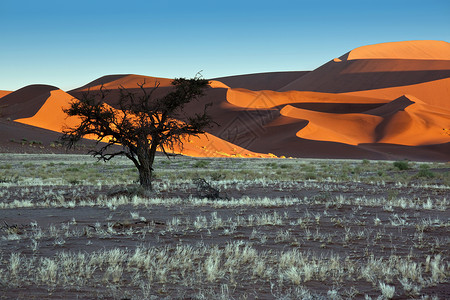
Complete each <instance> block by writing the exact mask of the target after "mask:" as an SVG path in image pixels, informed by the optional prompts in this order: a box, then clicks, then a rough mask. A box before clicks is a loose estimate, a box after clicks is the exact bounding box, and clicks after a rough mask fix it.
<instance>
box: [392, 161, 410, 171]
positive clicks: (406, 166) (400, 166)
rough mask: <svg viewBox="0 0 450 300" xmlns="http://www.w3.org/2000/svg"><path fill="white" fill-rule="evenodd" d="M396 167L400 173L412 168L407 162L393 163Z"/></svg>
mask: <svg viewBox="0 0 450 300" xmlns="http://www.w3.org/2000/svg"><path fill="white" fill-rule="evenodd" d="M393 165H394V167H395V168H397V169H399V170H400V171H405V170H408V169H409V168H410V166H409V163H408V161H407V160H401V161H395V162H394V163H393Z"/></svg>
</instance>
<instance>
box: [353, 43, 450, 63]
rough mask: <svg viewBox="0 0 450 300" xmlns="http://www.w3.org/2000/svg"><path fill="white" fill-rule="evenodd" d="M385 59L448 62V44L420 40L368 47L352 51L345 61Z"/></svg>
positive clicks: (449, 57)
mask: <svg viewBox="0 0 450 300" xmlns="http://www.w3.org/2000/svg"><path fill="white" fill-rule="evenodd" d="M386 58H389V59H432V60H450V43H447V42H444V41H433V40H428V41H426V40H425V41H424V40H421V41H405V42H391V43H381V44H375V45H368V46H362V47H359V48H356V49H353V50H352V51H350V53H349V54H348V58H347V59H348V60H353V59H386Z"/></svg>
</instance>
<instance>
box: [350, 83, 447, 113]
mask: <svg viewBox="0 0 450 300" xmlns="http://www.w3.org/2000/svg"><path fill="white" fill-rule="evenodd" d="M403 94H409V95H414V96H415V97H417V98H419V99H421V100H422V101H423V102H425V103H428V104H430V105H432V106H438V107H442V108H444V109H446V110H450V78H445V79H440V80H434V81H430V82H424V83H419V84H413V85H407V86H396V87H391V88H384V89H375V90H367V91H358V92H351V93H345V95H349V96H361V97H378V98H382V99H394V98H398V97H400V96H401V95H403Z"/></svg>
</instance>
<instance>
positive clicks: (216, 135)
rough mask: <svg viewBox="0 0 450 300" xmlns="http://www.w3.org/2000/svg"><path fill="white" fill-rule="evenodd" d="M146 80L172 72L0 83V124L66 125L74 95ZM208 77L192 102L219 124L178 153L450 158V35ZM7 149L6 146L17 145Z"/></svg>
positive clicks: (112, 96) (111, 98) (114, 94)
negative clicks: (295, 65) (11, 85)
mask: <svg viewBox="0 0 450 300" xmlns="http://www.w3.org/2000/svg"><path fill="white" fill-rule="evenodd" d="M142 83H145V88H146V89H147V91H149V90H150V89H152V88H154V87H155V84H157V83H159V88H158V89H157V90H156V91H155V94H154V95H156V96H161V95H163V94H164V93H166V92H167V91H168V90H169V89H170V88H171V79H168V78H157V77H149V76H141V75H132V74H129V75H108V76H104V77H101V78H99V79H96V80H94V81H92V82H90V83H88V84H87V85H85V86H82V87H80V88H77V89H74V90H71V91H68V92H67V93H66V92H64V91H62V90H59V89H58V88H56V87H53V86H44V85H33V86H28V87H24V88H22V89H20V90H18V91H15V92H12V93H8V92H0V97H2V98H1V99H0V107H2V108H1V111H0V112H1V113H2V117H1V118H0V121H1V122H0V127H1V126H3V127H2V128H8V129H7V130H12V131H14V130H17V135H19V136H20V135H21V134H23V133H24V132H26V131H27V130H30V129H31V128H42V129H47V130H51V131H53V132H60V131H61V130H62V128H63V126H67V125H69V126H73V125H74V124H76V123H77V122H78V120H77V119H76V118H71V119H67V118H66V116H65V115H64V113H63V112H62V108H63V107H67V106H68V105H69V103H70V101H73V100H74V99H75V98H79V97H82V95H83V94H84V93H86V92H89V93H91V95H95V93H98V91H99V89H100V87H102V86H103V87H104V88H105V89H108V90H109V94H108V100H107V101H108V102H107V103H108V104H109V105H111V106H112V107H116V108H117V101H118V99H119V96H120V93H119V88H126V89H129V90H132V91H133V92H142V91H141V90H140V88H139V86H138V84H142ZM210 86H211V87H210V88H209V89H208V90H207V93H206V95H205V96H204V97H202V98H201V99H199V101H196V102H193V103H190V104H188V105H187V106H186V108H185V109H186V112H187V113H188V114H189V113H196V112H200V111H201V110H202V109H203V107H204V105H205V104H207V103H212V104H213V105H212V107H211V109H210V114H211V115H212V117H213V119H214V120H215V121H216V122H217V123H218V124H219V126H216V127H213V128H212V129H211V130H209V131H208V134H207V135H206V136H202V137H201V138H190V139H188V140H186V141H185V143H184V147H183V149H176V152H181V153H183V154H185V155H192V156H221V157H273V156H275V155H276V156H278V157H283V156H286V157H288V156H292V157H316V158H372V159H415V160H428V161H433V160H440V161H450V44H449V43H447V42H443V41H407V42H393V43H382V44H376V45H368V46H362V47H359V48H356V49H354V50H351V51H349V52H348V53H346V54H344V55H341V56H339V58H335V59H332V60H330V61H329V62H328V63H326V64H324V65H322V66H320V67H318V68H317V69H315V70H313V71H299V72H274V73H261V74H247V75H237V76H229V77H221V78H215V79H213V80H211V83H210ZM2 95H3V96H2ZM75 101H76V100H75ZM6 118H9V119H11V120H14V122H12V121H11V122H9V123H8V122H6V121H5V120H6ZM2 120H3V121H2ZM180 121H183V120H182V119H180ZM19 123H22V125H20V126H19V125H14V124H19ZM23 124H27V125H29V126H27V125H23ZM42 129H41V130H42ZM43 132H44V133H43ZM45 132H47V131H45V130H44V131H42V132H40V134H41V135H42V134H45ZM49 132H50V131H49ZM4 135H5V134H3V136H4ZM11 135H14V133H13V132H9V133H8V136H11ZM0 137H1V136H0ZM41 137H42V136H41ZM4 143H5V142H4ZM8 145H9V146H11V144H8ZM6 148H7V147H4V145H3V146H2V145H0V150H2V151H11V150H5V149H6ZM8 149H9V148H8ZM272 153H273V154H272Z"/></svg>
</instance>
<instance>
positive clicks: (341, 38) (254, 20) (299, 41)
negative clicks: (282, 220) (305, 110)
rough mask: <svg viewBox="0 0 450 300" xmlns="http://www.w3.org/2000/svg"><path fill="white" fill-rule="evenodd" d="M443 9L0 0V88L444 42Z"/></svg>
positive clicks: (267, 64)
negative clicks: (394, 43)
mask: <svg viewBox="0 0 450 300" xmlns="http://www.w3.org/2000/svg"><path fill="white" fill-rule="evenodd" d="M449 16H450V1H448V0H426V1H425V0H420V1H418V0H386V1H385V0H382V1H377V0H357V1H345V0H342V1H320V0H298V1H286V0H273V1H262V0H258V1H245V0H240V1H234V0H230V1H214V0H209V1H186V0H184V1H178V0H171V1H166V0H160V1H151V0H147V1H137V0H128V1H113V0H110V1H96V0H89V1H85V0H77V1H71V0H54V1H49V0H42V1H38V0H26V1H20V0H0V90H16V89H18V88H21V87H23V86H26V85H29V84H35V83H44V84H50V85H55V86H58V87H60V88H61V89H63V90H70V89H72V88H75V87H78V86H81V85H83V84H85V83H87V82H89V81H91V80H93V79H96V78H98V77H100V76H103V75H108V74H128V73H133V74H141V75H148V76H159V77H169V78H171V77H192V76H194V75H195V73H197V72H198V71H200V70H203V72H202V74H203V76H204V77H206V78H213V77H220V76H227V75H236V74H247V73H258V72H271V71H295V70H297V71H301V70H312V69H315V68H316V67H319V66H320V65H321V64H323V63H325V62H327V61H328V60H330V59H333V58H334V57H338V56H340V55H342V54H344V53H346V52H348V51H349V50H351V49H353V48H356V47H359V46H362V45H368V44H374V43H380V42H391V41H403V40H421V39H434V40H444V41H450V17H449Z"/></svg>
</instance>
